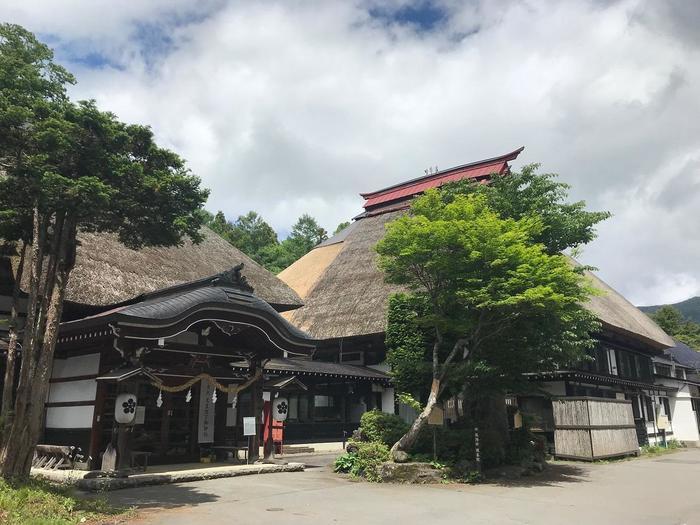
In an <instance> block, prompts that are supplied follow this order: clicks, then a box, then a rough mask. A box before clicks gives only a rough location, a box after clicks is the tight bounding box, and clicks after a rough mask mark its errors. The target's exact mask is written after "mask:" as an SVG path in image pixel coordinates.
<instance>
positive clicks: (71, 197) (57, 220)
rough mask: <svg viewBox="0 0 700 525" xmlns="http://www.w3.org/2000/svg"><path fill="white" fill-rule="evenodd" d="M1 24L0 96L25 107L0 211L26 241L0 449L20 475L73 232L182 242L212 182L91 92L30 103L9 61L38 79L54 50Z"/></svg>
mask: <svg viewBox="0 0 700 525" xmlns="http://www.w3.org/2000/svg"><path fill="white" fill-rule="evenodd" d="M2 31H3V33H2V34H3V35H6V36H4V38H5V40H4V42H5V43H7V44H8V45H7V46H6V47H4V48H2V49H1V52H2V59H1V60H0V64H10V66H11V67H9V68H8V69H3V70H0V93H2V94H1V95H0V98H1V99H2V100H8V101H10V102H8V103H7V105H6V106H5V108H3V111H7V112H8V113H18V114H19V113H21V112H22V111H25V113H26V114H27V115H29V117H28V119H27V121H26V123H25V124H23V125H22V126H21V127H22V132H23V134H22V135H13V136H11V137H9V138H8V139H6V140H3V142H2V146H0V151H1V152H2V158H1V159H0V162H2V164H3V166H4V173H3V175H2V177H1V178H0V214H2V216H3V217H10V218H12V223H14V224H15V225H18V226H17V227H15V228H14V229H9V228H6V230H5V231H4V232H3V234H4V235H5V238H6V239H8V240H18V241H20V242H24V243H26V244H28V245H29V250H28V253H27V264H26V267H27V269H28V272H29V279H28V283H29V290H28V299H27V311H26V323H25V329H24V333H23V339H22V359H21V366H20V373H19V381H18V384H17V391H16V397H15V400H14V407H13V411H12V414H7V416H11V417H10V419H11V421H10V423H9V425H8V426H7V428H6V432H5V436H4V439H3V443H2V448H0V474H1V475H2V476H4V477H18V476H19V477H22V476H26V475H28V474H29V468H30V465H31V461H32V455H33V451H34V447H35V445H36V443H37V440H38V438H39V433H40V428H41V423H42V415H43V404H44V400H45V398H46V393H47V388H48V380H49V371H50V369H51V366H50V365H51V361H52V359H53V353H54V347H55V344H56V337H57V333H58V326H59V323H60V320H61V313H62V306H63V300H64V297H65V291H66V286H67V284H68V279H69V276H70V272H71V270H72V269H73V267H74V265H75V258H76V249H77V246H78V232H80V231H93V232H94V231H98V232H110V233H114V234H116V235H117V236H118V238H119V240H120V241H121V242H122V243H124V244H125V245H127V246H129V247H132V248H139V247H141V246H144V245H159V246H171V245H177V244H180V243H181V242H182V240H183V238H184V237H190V238H192V239H193V240H195V241H198V240H200V233H199V229H200V227H201V225H202V223H203V218H204V215H203V213H202V210H201V208H202V205H203V203H204V201H205V200H206V197H207V194H208V192H207V191H206V190H203V189H201V188H200V181H199V179H198V178H197V177H196V176H194V175H192V174H191V173H190V172H189V171H188V170H187V169H186V167H185V165H184V162H183V161H182V159H180V157H179V156H178V155H176V154H175V153H173V152H171V151H168V150H166V149H163V148H160V147H158V146H157V145H156V144H155V142H154V138H153V133H152V132H151V130H150V129H149V128H147V127H144V126H138V125H126V124H123V123H121V122H120V121H118V120H117V118H116V117H115V116H114V115H112V114H110V113H106V112H103V111H100V110H99V109H98V108H97V107H96V105H95V103H94V102H80V103H77V104H74V103H71V102H69V101H68V100H66V99H65V97H56V96H53V95H52V94H51V93H48V94H46V93H44V92H38V93H37V94H36V97H34V98H30V100H29V102H27V101H25V100H23V99H22V98H21V97H19V96H17V95H16V93H15V91H16V90H17V89H27V87H29V88H31V87H32V86H31V85H30V86H26V85H25V86H17V85H16V83H14V82H12V81H11V80H10V79H8V78H7V76H8V75H11V74H13V67H15V65H16V64H23V65H22V66H21V67H20V66H17V67H18V68H19V69H26V70H27V71H34V73H35V76H36V77H37V78H45V77H47V74H46V71H47V70H48V71H52V70H53V69H52V67H51V66H50V64H51V51H50V50H49V49H48V48H46V47H45V46H43V45H42V44H40V43H39V42H37V41H36V39H34V38H33V36H31V35H30V34H29V33H27V32H26V31H24V30H22V29H21V28H18V27H17V26H3V27H2ZM7 35H9V36H7ZM16 35H21V36H22V38H16ZM0 38H3V37H0ZM33 50H40V53H39V52H38V51H37V52H35V51H33ZM37 56H40V57H41V58H40V59H37V58H36V57H37ZM27 75H28V76H30V75H29V74H27ZM48 78H53V77H51V75H49V76H48ZM68 78H69V77H67V76H65V75H64V76H63V77H56V78H53V80H52V81H53V82H54V83H55V84H56V85H55V89H56V90H58V91H59V92H60V89H59V88H60V87H61V83H62V82H65V81H66V80H67V79H68ZM39 85H41V84H39ZM13 101H14V102H13ZM27 107H33V108H35V109H33V110H32V112H29V111H26V108H27ZM37 108H38V109H37ZM22 225H28V226H29V233H27V232H26V230H25V228H24V227H23V226H22ZM13 232H14V239H13V238H12V234H13Z"/></svg>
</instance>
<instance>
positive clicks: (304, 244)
mask: <svg viewBox="0 0 700 525" xmlns="http://www.w3.org/2000/svg"><path fill="white" fill-rule="evenodd" d="M326 239H328V232H326V230H324V229H323V228H321V226H319V224H318V223H317V222H316V219H314V218H313V217H312V216H311V215H309V214H308V213H305V214H303V215H302V216H301V217H299V219H297V222H296V223H295V224H294V226H292V233H290V234H289V237H288V238H287V239H286V240H288V241H289V243H290V244H289V246H290V251H292V253H293V254H294V255H295V256H296V259H299V258H300V257H302V256H304V255H305V254H307V253H308V252H310V251H311V250H313V249H314V248H315V247H316V246H318V245H319V244H320V243H322V242H323V241H325V240H326ZM296 259H295V260H296Z"/></svg>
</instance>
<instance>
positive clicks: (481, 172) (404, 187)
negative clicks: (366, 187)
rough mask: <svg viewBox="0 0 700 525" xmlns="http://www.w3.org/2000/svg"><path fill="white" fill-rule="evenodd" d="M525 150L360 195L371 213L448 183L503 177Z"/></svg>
mask: <svg viewBox="0 0 700 525" xmlns="http://www.w3.org/2000/svg"><path fill="white" fill-rule="evenodd" d="M524 149H525V147H524V146H523V147H521V148H519V149H516V150H515V151H512V152H510V153H507V154H505V155H501V156H500V157H494V158H491V159H485V160H480V161H477V162H472V163H470V164H463V165H462V166H456V167H454V168H449V169H446V170H442V171H438V172H436V173H432V174H430V175H426V176H424V177H419V178H417V179H413V180H409V181H407V182H402V183H400V184H395V185H393V186H389V187H388V188H384V189H381V190H377V191H373V192H371V193H361V194H360V195H361V196H362V197H364V198H365V204H364V208H365V210H368V211H369V209H370V208H374V207H375V206H378V205H380V204H388V203H393V202H395V201H405V200H408V199H409V198H410V197H413V196H414V195H418V194H419V193H423V192H424V191H426V190H428V189H430V188H437V187H439V186H442V185H443V184H445V183H447V182H454V181H458V180H463V179H475V180H484V179H488V178H489V177H490V176H491V175H493V174H499V175H502V174H503V173H507V172H508V169H509V166H508V162H509V161H511V160H514V159H515V158H517V156H518V155H520V152H521V151H523V150H524ZM392 208H393V206H392Z"/></svg>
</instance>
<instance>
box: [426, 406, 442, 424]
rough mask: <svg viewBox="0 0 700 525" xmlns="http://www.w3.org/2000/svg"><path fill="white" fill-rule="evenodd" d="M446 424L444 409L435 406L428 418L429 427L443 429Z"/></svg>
mask: <svg viewBox="0 0 700 525" xmlns="http://www.w3.org/2000/svg"><path fill="white" fill-rule="evenodd" d="M444 424H445V411H444V410H443V409H442V407H439V406H437V405H435V406H434V407H433V410H432V411H431V412H430V415H429V416H428V425H435V426H438V427H441V426H442V425H444Z"/></svg>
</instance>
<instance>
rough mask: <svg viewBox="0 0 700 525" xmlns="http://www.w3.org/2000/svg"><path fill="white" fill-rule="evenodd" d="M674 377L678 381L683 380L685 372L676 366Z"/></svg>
mask: <svg viewBox="0 0 700 525" xmlns="http://www.w3.org/2000/svg"><path fill="white" fill-rule="evenodd" d="M675 375H676V377H677V378H678V379H685V370H683V369H682V368H680V367H678V366H677V367H676V374H675Z"/></svg>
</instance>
